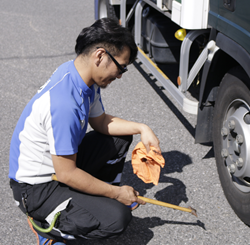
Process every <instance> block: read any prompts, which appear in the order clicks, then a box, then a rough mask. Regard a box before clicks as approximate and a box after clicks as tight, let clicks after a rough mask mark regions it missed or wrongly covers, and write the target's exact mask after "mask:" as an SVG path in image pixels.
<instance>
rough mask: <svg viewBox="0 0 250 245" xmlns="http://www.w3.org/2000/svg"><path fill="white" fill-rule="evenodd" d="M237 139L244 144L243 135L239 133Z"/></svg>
mask: <svg viewBox="0 0 250 245" xmlns="http://www.w3.org/2000/svg"><path fill="white" fill-rule="evenodd" d="M236 141H237V143H238V144H242V143H243V141H244V138H243V136H242V135H240V134H238V135H237V136H236Z"/></svg>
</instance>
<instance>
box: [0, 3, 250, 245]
mask: <svg viewBox="0 0 250 245" xmlns="http://www.w3.org/2000/svg"><path fill="white" fill-rule="evenodd" d="M93 22H94V1H80V0H71V1H65V0H64V1H62V0H61V1H59V0H50V1H49V0H44V1H32V0H23V1H18V0H11V1H9V0H1V1H0V30H1V32H0V74H1V78H0V79H1V80H0V83H1V87H0V104H1V107H0V139H1V140H0V159H1V160H0V167H1V168H0V186H1V188H0V196H1V209H0V224H1V226H0V244H1V245H7V244H12V245H21V244H36V238H35V235H34V234H33V233H32V232H31V231H30V229H29V227H28V224H27V222H26V217H25V215H24V214H22V213H21V211H20V210H19V209H18V208H17V207H16V206H15V203H14V200H13V197H12V191H11V189H10V188H9V180H8V169H9V166H8V158H9V145H10V140H11V136H12V133H13V130H14V128H15V125H16V122H17V120H18V118H19V116H20V114H21V112H22V110H23V108H24V107H25V105H26V104H27V102H28V101H29V100H30V99H31V97H32V96H33V95H34V94H35V93H36V91H37V90H38V89H39V87H40V86H41V85H43V84H44V83H45V82H46V81H47V79H48V78H49V77H50V75H51V74H52V73H53V71H54V70H55V69H56V68H57V67H58V66H59V65H60V64H62V63H63V62H65V61H68V60H70V59H74V58H75V54H74V45H75V39H76V37H77V36H78V34H79V32H80V31H81V29H82V28H84V27H86V26H89V25H90V24H92V23H93ZM128 69H129V72H127V73H125V74H124V75H123V76H122V78H121V79H118V80H116V81H114V82H113V83H112V84H111V85H110V86H109V87H108V88H107V89H104V90H102V98H103V103H104V106H105V110H106V112H107V113H109V114H112V115H115V116H119V117H122V118H124V119H128V120H133V121H137V122H143V123H146V124H148V125H149V126H150V127H151V128H152V129H153V130H154V132H155V133H156V135H157V136H158V138H159V140H160V142H161V144H160V146H161V149H162V153H163V156H164V158H165V161H166V165H165V167H164V169H162V171H161V175H160V181H159V184H158V185H157V186H154V185H153V184H145V183H143V182H142V181H141V180H140V179H139V178H138V177H137V176H136V175H134V174H133V171H132V167H131V152H132V149H133V148H134V147H135V145H136V144H137V143H138V142H139V141H140V137H139V136H135V137H134V142H133V144H132V146H131V149H130V151H129V154H128V157H127V160H126V164H125V167H124V174H123V178H122V184H126V185H131V186H133V187H134V188H135V189H136V190H138V191H139V192H140V195H142V196H145V197H149V198H153V199H157V200H160V201H164V202H168V203H172V204H175V205H179V206H182V207H188V206H192V207H193V208H195V209H196V210H197V214H198V218H197V217H195V216H193V215H191V214H190V213H186V212H182V211H178V210H173V209H169V208H165V207H160V206H156V205H152V204H146V205H145V206H140V207H139V208H137V209H136V210H135V211H133V216H134V218H133V220H132V222H131V223H130V225H129V227H128V228H127V230H126V231H125V233H124V234H123V235H121V236H120V237H118V238H115V239H108V240H95V241H90V240H89V241H84V242H75V243H70V244H79V245H80V244H87V245H101V244H104V245H111V244H112V245H124V244H127V245H135V244H136V245H138V244H139V245H146V244H151V245H155V244H157V245H159V244H162V245H166V244H170V245H179V244H188V245H189V244H194V245H196V244H197V245H200V244H209V245H210V244H220V245H221V244H222V245H224V244H227V245H228V244H237V245H238V244H250V242H249V241H250V233H249V231H250V230H249V227H248V226H246V225H245V224H244V223H242V222H241V221H240V220H239V218H238V217H237V216H236V215H235V213H234V212H233V211H232V209H231V207H230V206H229V204H228V203H227V201H226V199H225V197H224V194H223V191H222V188H221V186H220V182H219V178H218V174H217V170H216V165H215V159H214V155H213V148H212V146H211V145H200V144H194V131H195V124H196V117H195V116H193V115H190V114H187V113H183V111H182V109H181V108H180V107H179V106H178V104H177V103H176V102H175V101H173V99H172V98H171V96H169V95H168V93H166V91H165V90H164V89H162V87H161V86H160V84H159V83H158V82H157V81H156V80H155V78H154V77H153V76H152V75H151V74H150V73H148V71H147V70H146V69H145V67H144V66H143V65H142V64H141V63H140V62H139V61H138V60H137V61H136V62H135V64H133V65H130V66H129V68H128ZM169 72H171V69H169Z"/></svg>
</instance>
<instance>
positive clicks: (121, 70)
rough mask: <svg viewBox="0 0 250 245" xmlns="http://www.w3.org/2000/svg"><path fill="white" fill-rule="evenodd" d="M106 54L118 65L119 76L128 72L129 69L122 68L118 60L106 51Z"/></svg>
mask: <svg viewBox="0 0 250 245" xmlns="http://www.w3.org/2000/svg"><path fill="white" fill-rule="evenodd" d="M97 48H100V47H97ZM104 50H105V52H106V53H107V54H108V55H109V57H110V58H111V59H112V60H113V61H114V63H115V64H116V66H117V68H118V69H119V70H120V72H119V74H120V75H121V74H123V73H124V72H126V71H128V68H127V67H126V66H125V67H122V66H121V65H120V64H119V63H118V62H117V60H116V59H115V58H114V57H113V56H112V55H111V54H110V53H109V52H108V51H107V50H106V49H104Z"/></svg>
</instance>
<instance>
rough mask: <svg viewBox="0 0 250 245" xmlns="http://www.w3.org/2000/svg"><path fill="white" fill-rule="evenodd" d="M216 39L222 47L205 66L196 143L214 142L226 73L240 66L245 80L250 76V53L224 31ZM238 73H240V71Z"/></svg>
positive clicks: (217, 43)
mask: <svg viewBox="0 0 250 245" xmlns="http://www.w3.org/2000/svg"><path fill="white" fill-rule="evenodd" d="M215 41H216V45H217V46H218V47H219V48H220V49H219V50H218V51H217V52H216V54H215V55H214V57H213V59H212V61H206V63H205V65H204V68H203V74H202V81H201V88H200V96H199V108H198V116H197V126H196V133H195V142H196V143H208V142H212V122H213V111H214V104H215V103H216V96H217V92H218V88H219V86H220V83H221V80H222V78H223V77H224V75H225V74H226V73H227V72H229V71H230V70H232V68H234V67H239V68H238V69H241V70H242V71H243V73H244V75H242V80H243V81H246V80H247V78H248V79H249V77H250V54H249V53H248V52H247V51H246V50H245V49H244V48H243V47H241V46H240V45H239V44H238V43H236V42H234V41H233V40H232V39H230V38H228V37H227V36H225V35H223V34H222V33H218V34H217V35H216V36H215ZM237 73H238V75H239V72H237ZM204 129H205V130H204Z"/></svg>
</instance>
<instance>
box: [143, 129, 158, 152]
mask: <svg viewBox="0 0 250 245" xmlns="http://www.w3.org/2000/svg"><path fill="white" fill-rule="evenodd" d="M141 141H142V143H143V144H144V146H145V148H146V150H147V152H149V151H150V146H154V147H155V148H156V149H157V150H158V151H159V152H161V148H160V146H159V143H160V141H159V140H158V138H157V137H156V135H155V134H154V132H153V131H152V129H151V128H150V127H148V126H147V125H145V124H143V125H142V127H141Z"/></svg>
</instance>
